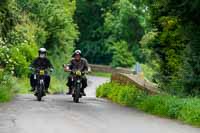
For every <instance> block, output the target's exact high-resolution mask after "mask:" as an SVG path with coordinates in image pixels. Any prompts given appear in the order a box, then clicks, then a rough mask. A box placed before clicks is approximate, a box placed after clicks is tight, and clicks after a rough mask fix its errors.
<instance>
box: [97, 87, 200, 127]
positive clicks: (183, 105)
mask: <svg viewBox="0 0 200 133" xmlns="http://www.w3.org/2000/svg"><path fill="white" fill-rule="evenodd" d="M96 95H97V97H103V98H108V99H110V100H112V101H114V102H116V103H119V104H122V105H125V106H130V107H134V108H138V109H140V110H142V111H145V112H148V113H151V114H154V115H159V116H162V117H168V118H172V119H178V120H180V121H183V122H184V123H188V124H192V125H196V126H200V99H199V98H194V97H191V98H180V97H176V96H171V95H161V94H160V95H149V94H148V93H147V92H145V91H142V90H139V89H138V88H136V87H135V86H132V85H120V84H118V83H106V84H104V85H102V86H100V87H99V88H98V89H97V92H96Z"/></svg>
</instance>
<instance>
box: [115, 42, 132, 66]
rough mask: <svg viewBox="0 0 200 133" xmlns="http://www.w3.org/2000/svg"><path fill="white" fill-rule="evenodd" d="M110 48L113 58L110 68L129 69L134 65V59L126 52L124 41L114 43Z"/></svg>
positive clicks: (126, 46) (126, 47)
mask: <svg viewBox="0 0 200 133" xmlns="http://www.w3.org/2000/svg"><path fill="white" fill-rule="evenodd" d="M113 45H114V46H113V47H112V51H113V57H112V66H113V67H119V66H120V67H131V66H132V65H133V63H135V59H134V57H133V56H132V54H131V52H129V51H128V45H127V43H126V42H125V41H120V42H116V43H114V44H113Z"/></svg>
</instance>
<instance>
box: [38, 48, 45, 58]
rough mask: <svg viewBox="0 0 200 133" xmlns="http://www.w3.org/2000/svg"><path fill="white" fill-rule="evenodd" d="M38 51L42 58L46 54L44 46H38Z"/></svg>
mask: <svg viewBox="0 0 200 133" xmlns="http://www.w3.org/2000/svg"><path fill="white" fill-rule="evenodd" d="M38 53H39V56H40V57H41V58H44V57H45V56H46V54H47V50H46V48H40V49H39V50H38Z"/></svg>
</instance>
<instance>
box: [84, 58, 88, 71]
mask: <svg viewBox="0 0 200 133" xmlns="http://www.w3.org/2000/svg"><path fill="white" fill-rule="evenodd" d="M88 70H89V65H88V61H87V60H86V59H85V60H84V68H83V71H85V72H87V71H88Z"/></svg>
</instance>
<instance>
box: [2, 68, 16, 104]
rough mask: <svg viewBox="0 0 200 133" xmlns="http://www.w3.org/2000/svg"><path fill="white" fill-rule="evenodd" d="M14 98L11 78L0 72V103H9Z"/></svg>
mask: <svg viewBox="0 0 200 133" xmlns="http://www.w3.org/2000/svg"><path fill="white" fill-rule="evenodd" d="M13 96H14V87H13V83H12V80H11V76H10V75H7V74H6V73H5V72H4V71H3V70H0V102H7V101H9V100H11V99H12V97H13Z"/></svg>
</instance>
